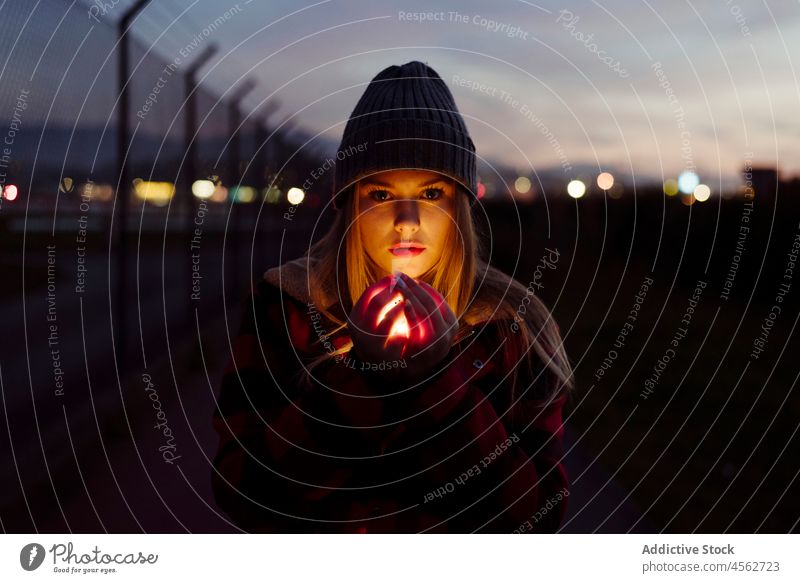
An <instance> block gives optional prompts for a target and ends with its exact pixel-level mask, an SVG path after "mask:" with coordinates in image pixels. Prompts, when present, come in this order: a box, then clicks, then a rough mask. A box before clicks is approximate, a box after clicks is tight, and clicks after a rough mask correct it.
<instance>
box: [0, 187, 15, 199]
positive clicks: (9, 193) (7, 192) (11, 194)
mask: <svg viewBox="0 0 800 583" xmlns="http://www.w3.org/2000/svg"><path fill="white" fill-rule="evenodd" d="M3 198H5V199H6V200H7V201H9V202H10V201H12V200H14V199H15V198H17V187H16V186H15V185H13V184H7V185H6V187H5V188H4V189H3Z"/></svg>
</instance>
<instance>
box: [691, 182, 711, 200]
mask: <svg viewBox="0 0 800 583" xmlns="http://www.w3.org/2000/svg"><path fill="white" fill-rule="evenodd" d="M692 194H694V198H695V200H697V202H705V201H707V200H708V197H710V196H711V189H710V188H709V187H708V185H706V184H698V185H697V187H696V188H695V189H694V192H693V193H692Z"/></svg>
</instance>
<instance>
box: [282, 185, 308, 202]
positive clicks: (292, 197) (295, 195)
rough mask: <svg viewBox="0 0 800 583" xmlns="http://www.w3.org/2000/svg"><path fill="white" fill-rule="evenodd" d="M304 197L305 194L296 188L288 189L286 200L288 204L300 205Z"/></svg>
mask: <svg viewBox="0 0 800 583" xmlns="http://www.w3.org/2000/svg"><path fill="white" fill-rule="evenodd" d="M305 197H306V193H305V192H303V190H302V189H300V188H297V187H296V186H295V187H292V188H290V189H289V192H287V193H286V200H288V201H289V204H300V203H301V202H303V199H304V198H305Z"/></svg>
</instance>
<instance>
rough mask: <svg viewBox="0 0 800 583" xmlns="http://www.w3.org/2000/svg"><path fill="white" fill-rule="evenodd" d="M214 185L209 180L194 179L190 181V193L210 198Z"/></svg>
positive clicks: (198, 196)
mask: <svg viewBox="0 0 800 583" xmlns="http://www.w3.org/2000/svg"><path fill="white" fill-rule="evenodd" d="M215 188H216V186H215V185H214V183H213V182H211V181H210V180H195V181H194V182H192V194H193V195H195V196H196V197H197V198H211V195H212V194H214V189H215Z"/></svg>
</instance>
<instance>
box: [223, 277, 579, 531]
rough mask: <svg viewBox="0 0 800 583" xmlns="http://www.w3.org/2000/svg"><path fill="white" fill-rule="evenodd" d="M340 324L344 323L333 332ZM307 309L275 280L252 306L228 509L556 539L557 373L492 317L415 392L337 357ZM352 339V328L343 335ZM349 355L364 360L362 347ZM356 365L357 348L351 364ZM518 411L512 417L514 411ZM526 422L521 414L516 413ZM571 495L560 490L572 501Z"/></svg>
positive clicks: (559, 484) (233, 423)
mask: <svg viewBox="0 0 800 583" xmlns="http://www.w3.org/2000/svg"><path fill="white" fill-rule="evenodd" d="M325 326H329V327H328V328H327V329H326V328H325ZM321 330H324V331H325V332H323V333H326V332H327V331H331V330H333V324H332V323H330V322H328V321H327V320H326V319H324V318H322V319H321V321H320V322H318V323H317V329H316V330H315V329H314V328H313V327H312V320H311V316H310V314H309V309H308V306H305V305H303V304H302V303H301V302H299V301H298V300H296V299H294V298H293V297H292V296H290V295H288V294H286V293H284V292H282V291H281V290H280V289H278V288H276V287H274V286H273V285H271V284H269V283H268V282H266V281H261V282H259V283H258V284H257V285H256V286H255V287H254V289H253V293H252V294H251V296H250V298H249V300H248V302H247V303H246V305H245V313H244V317H243V321H242V325H241V330H240V332H239V334H238V336H237V338H236V340H235V343H234V346H233V355H232V358H231V361H230V363H229V364H228V366H227V367H226V369H225V372H224V375H223V378H222V387H221V391H220V395H219V400H218V403H217V407H216V409H215V412H214V427H215V430H216V431H217V433H218V435H219V437H220V442H219V450H218V452H217V454H216V456H215V458H214V469H215V471H214V472H213V474H212V483H213V489H214V494H215V497H216V500H217V503H218V504H219V506H220V507H221V508H222V509H223V510H225V512H227V513H228V515H229V516H230V517H231V519H232V520H233V521H234V522H235V523H236V524H237V525H238V526H239V527H240V528H242V529H244V530H246V531H249V532H441V533H464V532H496V533H511V532H514V531H515V530H518V531H522V532H553V531H554V530H555V529H556V528H557V527H558V525H559V524H560V523H561V521H562V520H563V517H564V513H565V510H566V502H567V500H566V499H565V496H566V495H567V493H568V491H567V487H568V482H567V475H566V472H565V470H564V466H563V464H562V463H561V462H562V455H563V451H562V436H563V427H562V406H563V403H564V399H565V397H564V396H563V395H560V396H558V397H556V398H547V397H545V396H544V395H547V394H548V392H549V389H550V388H551V387H550V385H549V383H552V382H554V378H553V377H552V375H551V373H550V372H549V371H547V370H546V369H545V368H544V366H543V365H542V364H541V363H540V364H539V366H538V367H533V369H534V370H532V371H530V370H528V367H525V366H522V365H520V366H517V367H516V369H517V379H516V388H515V394H514V395H513V398H512V395H511V382H512V381H511V379H512V372H513V370H512V369H513V368H514V367H515V364H516V363H517V361H518V360H519V355H518V354H517V351H518V345H517V342H518V339H517V337H516V336H514V335H511V336H510V337H508V338H505V339H504V338H502V337H500V334H499V333H498V330H497V327H496V325H495V324H493V323H491V322H484V323H482V324H480V325H478V326H475V331H476V332H475V334H472V335H470V336H468V337H466V338H464V339H463V340H461V341H460V342H459V343H457V344H456V345H455V346H454V347H453V349H452V350H451V352H450V354H449V355H448V357H447V358H446V359H445V361H443V363H442V365H441V369H440V370H439V371H438V372H437V373H436V374H435V375H433V376H432V377H431V378H430V379H428V380H426V381H425V382H423V383H421V384H419V385H418V386H414V387H407V386H402V385H399V384H392V383H389V382H387V381H386V380H385V379H384V378H383V377H381V376H379V374H378V373H372V372H362V371H361V370H359V369H358V366H356V368H352V364H351V363H352V362H353V361H352V360H346V359H342V360H340V361H339V362H336V361H334V359H333V358H331V359H329V360H328V361H326V362H325V363H324V364H323V365H320V366H318V367H316V368H314V369H313V371H312V382H311V383H310V386H308V385H307V384H303V383H301V382H300V380H299V377H298V373H299V372H300V371H302V369H303V367H304V366H305V365H306V364H307V363H308V362H310V361H311V360H313V358H314V357H315V356H318V355H320V354H323V353H324V350H323V348H322V347H321V345H320V344H319V343H318V342H316V343H315V341H316V340H317V339H318V337H319V331H321ZM333 340H334V344H336V345H338V346H341V343H342V342H343V341H346V340H347V336H346V332H342V333H340V334H339V335H338V336H337V337H335V338H334V339H333ZM348 356H349V355H348ZM346 358H347V357H346ZM512 413H513V416H512ZM512 419H513V421H512ZM559 493H560V494H559Z"/></svg>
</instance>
